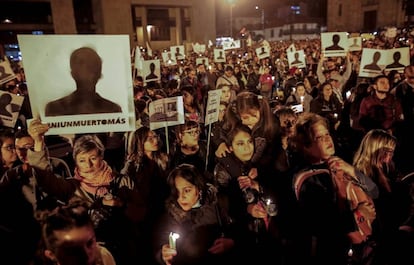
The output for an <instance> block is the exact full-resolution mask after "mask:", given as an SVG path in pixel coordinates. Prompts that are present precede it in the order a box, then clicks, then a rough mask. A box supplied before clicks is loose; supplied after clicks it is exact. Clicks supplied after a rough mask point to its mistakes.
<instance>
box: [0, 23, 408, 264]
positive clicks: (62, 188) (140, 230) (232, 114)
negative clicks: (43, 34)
mask: <svg viewBox="0 0 414 265" xmlns="http://www.w3.org/2000/svg"><path fill="white" fill-rule="evenodd" d="M401 34H403V32H402V31H401ZM404 34H406V35H404V38H402V37H401V36H397V37H396V38H393V39H389V38H386V37H385V36H384V35H378V36H377V37H376V38H375V39H370V40H364V41H363V43H362V48H375V49H390V48H393V47H396V48H398V47H406V46H407V47H409V48H410V56H411V57H410V65H406V66H404V69H403V70H402V71H393V70H391V71H388V70H383V71H382V72H381V74H379V75H377V76H375V77H372V78H366V77H363V78H362V77H360V76H359V74H358V71H359V68H360V67H359V64H360V59H361V53H362V51H353V52H348V53H347V56H345V57H325V56H324V55H323V53H322V51H321V47H320V39H308V40H295V41H293V42H291V41H286V42H282V41H280V42H279V41H278V42H270V43H269V44H270V54H269V56H268V57H266V58H263V59H258V57H257V55H256V54H255V52H254V51H255V48H256V47H260V45H263V44H264V43H263V42H257V43H255V44H254V45H255V46H256V47H254V46H253V47H243V48H238V49H233V50H230V51H228V52H226V62H225V63H215V62H214V57H213V53H212V51H211V50H210V49H207V50H206V52H205V54H203V55H202V56H205V57H208V58H209V64H208V65H205V64H201V63H200V64H196V63H195V61H196V59H197V58H198V57H199V56H200V55H199V54H196V53H190V52H188V53H187V54H186V56H185V58H183V59H181V60H178V63H177V65H168V64H161V69H160V75H161V76H160V79H159V80H155V81H154V80H153V81H149V82H146V81H145V80H144V78H143V76H140V74H139V72H134V73H133V74H132V76H133V83H134V93H133V95H134V103H135V114H136V130H135V131H133V132H125V133H122V134H119V133H118V134H114V133H109V132H108V133H97V134H92V133H89V134H77V135H75V137H74V139H73V146H72V157H71V158H70V161H68V158H66V160H62V159H59V158H57V157H53V156H50V154H49V152H48V146H47V144H46V142H45V138H46V136H45V133H47V131H48V129H49V128H48V125H47V124H45V123H42V121H41V120H40V119H39V118H37V117H35V118H34V119H32V120H31V122H30V123H27V122H26V120H27V119H29V118H33V117H31V114H30V102H29V101H28V100H26V99H28V94H27V89H28V90H29V91H30V87H28V88H27V87H26V85H25V79H24V71H23V69H16V70H15V72H16V76H17V78H16V79H14V80H12V81H9V82H7V83H6V84H4V85H3V90H6V91H8V92H10V93H21V94H24V95H25V103H24V105H23V106H24V107H23V108H22V110H21V113H20V118H19V120H18V122H17V123H16V126H15V128H6V127H4V128H2V130H1V134H0V146H1V150H0V157H1V165H2V166H1V178H0V211H1V212H2V216H1V217H0V249H1V250H0V252H1V253H2V255H1V257H0V260H2V262H1V263H3V261H4V262H5V263H4V264H19V265H20V264H22V265H23V264H24V265H29V264H30V265H40V264H60V265H66V264H71V265H73V264H88V265H98V264H105V265H112V264H118V265H128V264H145V265H153V264H154V265H155V264H168V265H169V264H172V265H184V264H197V265H204V264H205V265H207V264H212V263H214V262H220V263H223V264H224V263H227V262H231V263H237V264H250V263H252V264H280V265H295V264H344V265H345V264H361V265H362V264H379V265H396V264H397V265H398V264H411V263H412V262H413V260H414V256H413V254H412V249H413V247H414V184H413V183H412V182H413V181H412V177H411V175H410V173H411V172H414V163H413V160H412V157H411V150H413V148H414V141H413V140H412V138H411V137H412V135H413V133H414V48H413V45H414V37H413V36H411V35H409V33H407V32H405V33H404ZM401 39H404V41H400V40H401ZM292 44H293V45H294V46H295V48H296V50H304V52H305V55H306V67H304V68H297V67H295V66H293V67H289V63H288V61H287V55H286V52H287V50H288V48H290V47H292V46H291V45H292ZM144 56H145V58H146V59H156V58H158V57H157V56H158V52H157V51H153V56H152V57H149V56H148V55H147V54H144ZM135 71H136V70H135ZM210 90H220V91H221V97H220V106H219V109H218V112H219V118H218V121H217V122H215V123H213V124H212V126H206V125H205V124H204V121H205V116H206V113H205V112H206V111H205V109H206V104H207V96H208V91H210ZM175 96H182V97H183V104H184V106H183V109H184V116H185V122H184V123H183V124H180V125H176V126H171V127H168V133H166V130H165V129H164V128H160V129H155V130H151V129H150V119H149V104H150V102H152V101H155V100H157V99H161V98H165V97H175ZM115 143H116V144H115ZM123 143H124V144H123ZM167 145H168V146H167ZM305 175H306V176H307V177H306V179H305V178H303V176H305ZM348 183H351V184H352V185H353V186H347V187H352V189H353V191H354V193H356V194H354V195H353V196H354V197H352V200H351V199H350V197H349V196H350V195H349V194H348V193H349V192H348V190H347V191H344V189H343V187H345V186H343V185H345V184H348ZM347 196H348V197H347ZM347 200H349V201H347ZM355 200H357V203H356V204H355V203H354V202H355ZM355 216H356V217H355ZM361 220H362V222H365V223H366V224H367V225H368V232H367V231H365V230H364V231H362V230H361V228H360V226H359V225H360V223H359V221H361ZM363 233H365V234H364V237H361V234H363ZM355 235H359V237H357V238H358V239H356V237H355ZM361 238H362V239H361ZM16 253H18V254H16Z"/></svg>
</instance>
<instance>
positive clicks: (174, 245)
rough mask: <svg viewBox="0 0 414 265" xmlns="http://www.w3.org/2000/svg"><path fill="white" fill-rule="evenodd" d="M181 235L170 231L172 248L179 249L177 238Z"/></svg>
mask: <svg viewBox="0 0 414 265" xmlns="http://www.w3.org/2000/svg"><path fill="white" fill-rule="evenodd" d="M179 237H180V235H179V234H177V233H174V232H171V233H170V236H169V238H168V239H169V244H170V248H172V249H177V245H176V241H177V238H179Z"/></svg>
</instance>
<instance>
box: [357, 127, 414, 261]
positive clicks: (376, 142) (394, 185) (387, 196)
mask: <svg viewBox="0 0 414 265" xmlns="http://www.w3.org/2000/svg"><path fill="white" fill-rule="evenodd" d="M396 146H397V139H396V138H395V137H394V136H392V135H391V134H389V133H388V132H386V131H384V130H380V129H373V130H371V131H369V132H368V133H367V134H366V135H365V136H364V138H363V139H362V142H361V144H360V146H359V148H358V150H357V151H356V153H355V156H354V162H353V163H354V166H355V168H356V169H358V170H359V171H361V172H362V173H364V174H365V176H367V177H369V178H370V179H372V180H373V181H374V182H375V184H376V185H377V186H378V188H379V196H378V198H374V203H375V209H376V213H377V216H376V223H375V226H374V234H373V235H374V237H373V238H374V240H375V242H376V244H377V251H376V253H377V254H376V257H375V264H391V263H392V264H404V263H403V262H405V261H406V260H410V259H411V260H412V255H411V258H409V259H407V258H408V254H409V253H410V252H412V251H411V250H408V249H409V248H408V247H409V246H411V247H412V245H413V243H412V240H411V241H404V240H405V239H406V238H407V235H408V234H407V233H406V232H405V231H408V232H410V231H411V232H412V231H413V229H414V215H413V213H410V209H413V206H414V203H413V198H412V197H411V196H412V195H410V187H409V186H408V185H407V184H406V183H404V182H401V181H400V176H399V174H398V170H397V169H396V168H395V166H394V162H393V159H392V158H393V155H394V151H395V148H396ZM409 242H411V243H409ZM403 250H405V252H404V251H403ZM407 250H408V251H407Z"/></svg>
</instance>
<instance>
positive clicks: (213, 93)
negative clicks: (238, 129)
mask: <svg viewBox="0 0 414 265" xmlns="http://www.w3.org/2000/svg"><path fill="white" fill-rule="evenodd" d="M220 97H221V89H216V90H210V91H208V98H207V106H206V120H205V123H204V124H205V125H209V124H211V123H214V122H216V121H218V118H219V107H220Z"/></svg>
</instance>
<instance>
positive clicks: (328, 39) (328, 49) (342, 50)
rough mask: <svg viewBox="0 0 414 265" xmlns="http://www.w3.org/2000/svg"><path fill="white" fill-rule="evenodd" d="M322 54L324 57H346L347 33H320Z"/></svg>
mask: <svg viewBox="0 0 414 265" xmlns="http://www.w3.org/2000/svg"><path fill="white" fill-rule="evenodd" d="M321 46H322V52H323V54H324V55H325V57H336V56H346V53H347V52H348V34H347V32H323V33H321Z"/></svg>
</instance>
